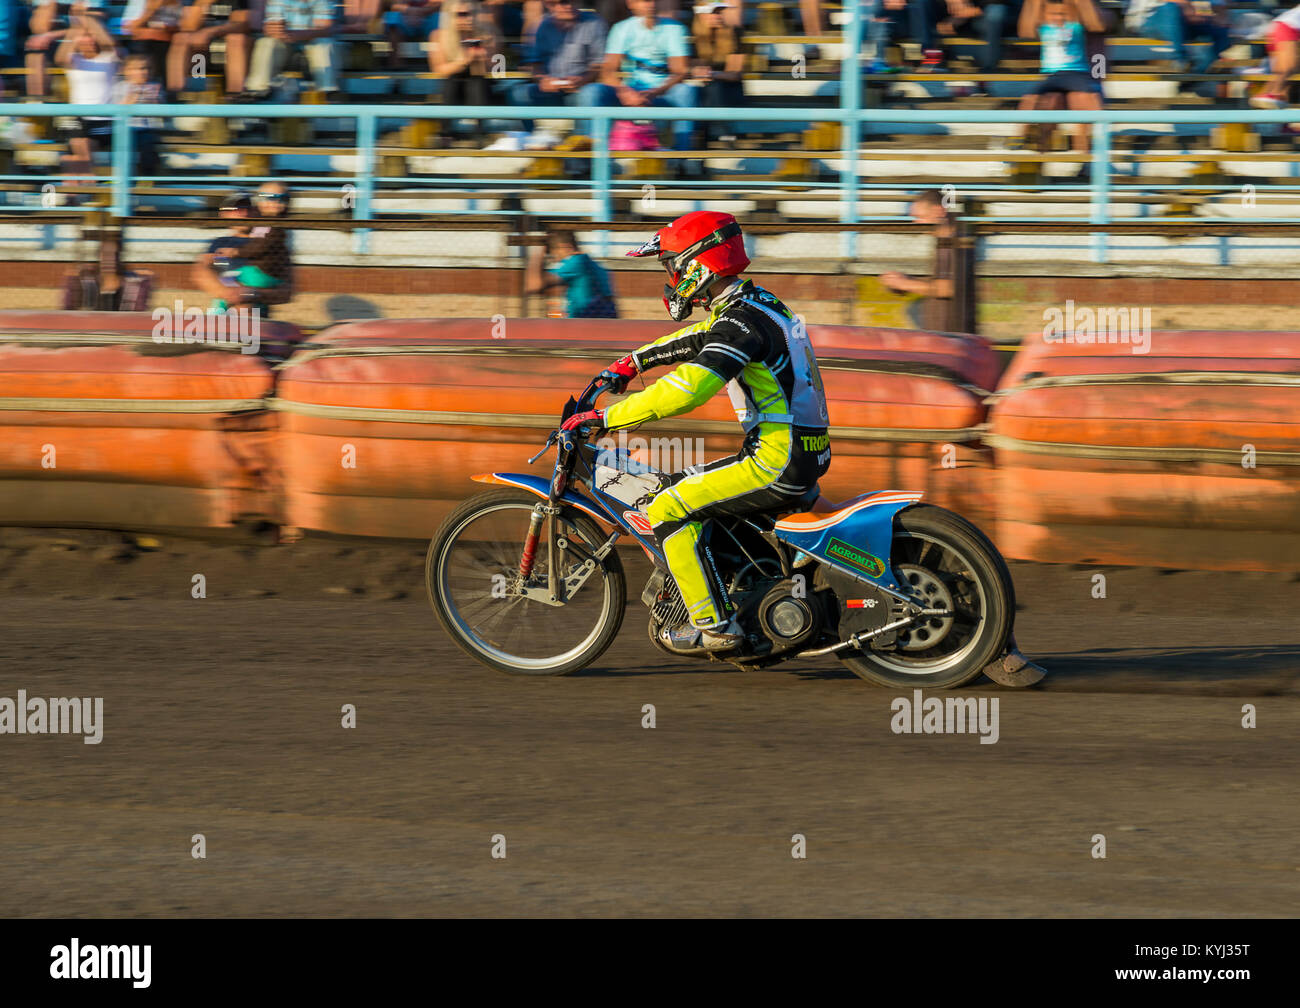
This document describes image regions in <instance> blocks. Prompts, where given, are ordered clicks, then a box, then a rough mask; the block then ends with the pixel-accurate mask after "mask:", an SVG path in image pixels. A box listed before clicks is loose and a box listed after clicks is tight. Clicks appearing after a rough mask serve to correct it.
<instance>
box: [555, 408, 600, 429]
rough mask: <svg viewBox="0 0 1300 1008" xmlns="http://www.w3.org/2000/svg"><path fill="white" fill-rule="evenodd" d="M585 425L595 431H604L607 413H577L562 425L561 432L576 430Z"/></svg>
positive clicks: (595, 411)
mask: <svg viewBox="0 0 1300 1008" xmlns="http://www.w3.org/2000/svg"><path fill="white" fill-rule="evenodd" d="M584 425H590V428H591V429H592V430H593V431H600V430H604V429H605V411H604V410H588V411H587V412H586V413H575V414H573V416H571V417H569V419H567V420H565V421H564V423H562V424H561V425H560V430H574V429H576V428H578V427H582V426H584Z"/></svg>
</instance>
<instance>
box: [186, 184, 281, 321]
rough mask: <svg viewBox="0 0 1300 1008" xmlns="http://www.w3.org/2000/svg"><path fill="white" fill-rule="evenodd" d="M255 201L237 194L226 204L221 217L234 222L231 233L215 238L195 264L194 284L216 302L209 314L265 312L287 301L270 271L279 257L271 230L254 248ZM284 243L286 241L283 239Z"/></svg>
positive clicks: (243, 193) (223, 206) (221, 211)
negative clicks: (243, 308) (241, 309)
mask: <svg viewBox="0 0 1300 1008" xmlns="http://www.w3.org/2000/svg"><path fill="white" fill-rule="evenodd" d="M252 212H253V199H252V197H251V196H249V195H248V193H246V192H236V193H232V194H231V195H230V196H227V197H226V199H225V200H224V201H222V204H221V209H220V211H219V213H220V215H221V217H222V218H223V219H225V220H229V221H230V233H229V234H226V235H222V236H221V237H219V238H214V239H213V240H212V241H211V242H210V243H209V244H208V247H207V250H206V251H205V252H203V253H202V254H201V255H200V256H199V258H198V259H197V260H196V261H195V263H194V269H193V272H192V273H191V276H192V278H193V280H194V284H195V286H196V287H198V288H199V290H201V291H202V292H203V293H204V294H207V295H208V296H209V297H211V298H212V304H211V306H210V307H209V311H226V310H227V309H229V308H232V307H237V306H239V305H253V306H256V307H258V308H260V309H262V311H263V312H265V310H266V309H267V308H268V307H269V306H270V305H271V304H278V303H281V302H282V301H284V300H287V297H286V294H287V293H288V292H287V290H286V289H285V286H284V285H283V284H282V283H281V281H280V280H279V279H277V277H276V276H275V275H273V274H272V272H271V270H270V269H269V268H268V267H273V266H274V263H275V260H276V259H277V258H279V259H280V261H283V257H282V256H280V255H279V249H278V248H277V247H276V246H277V244H278V243H277V242H273V241H268V240H267V239H268V238H270V237H271V235H270V232H272V231H280V232H281V234H282V236H283V229H281V228H267V234H265V235H260V236H259V237H258V242H259V244H257V245H253V242H254V238H253V222H252V221H251V220H250V219H249V218H250V215H251V214H252ZM281 240H283V237H281Z"/></svg>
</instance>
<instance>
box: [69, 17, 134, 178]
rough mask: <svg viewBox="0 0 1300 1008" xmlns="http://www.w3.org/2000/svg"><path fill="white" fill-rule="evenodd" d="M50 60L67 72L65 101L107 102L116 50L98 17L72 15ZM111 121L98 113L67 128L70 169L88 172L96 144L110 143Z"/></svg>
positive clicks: (115, 68) (111, 96)
mask: <svg viewBox="0 0 1300 1008" xmlns="http://www.w3.org/2000/svg"><path fill="white" fill-rule="evenodd" d="M54 61H55V62H56V63H58V64H59V66H62V67H65V68H66V72H67V75H68V102H69V104H72V105H109V104H112V101H113V81H114V80H115V79H116V77H117V66H118V60H117V50H116V49H115V48H114V46H113V40H112V38H110V37H109V34H108V30H107V29H106V28H105V27H104V26H103V24H101V23H100V20H99V18H96V17H91V16H89V15H82V16H81V17H74V18H73V19H72V27H70V28H69V29H68V33H67V34H66V35H65V36H64V37H63V41H62V42H61V43H60V44H59V50H58V52H57V53H55V56H54ZM112 135H113V121H112V120H111V119H107V118H104V117H102V116H86V117H82V118H78V119H75V120H74V121H73V125H72V126H71V128H69V129H68V130H67V139H68V148H69V156H68V158H67V167H68V168H69V169H70V170H72V171H89V170H90V168H91V166H92V164H93V162H94V157H95V147H96V144H99V143H111V141H112Z"/></svg>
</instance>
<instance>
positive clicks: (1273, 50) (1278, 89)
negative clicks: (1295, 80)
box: [1250, 7, 1300, 109]
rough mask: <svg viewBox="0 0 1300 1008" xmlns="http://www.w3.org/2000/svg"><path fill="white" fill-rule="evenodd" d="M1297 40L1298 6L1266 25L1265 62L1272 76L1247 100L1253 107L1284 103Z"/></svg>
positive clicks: (1299, 27) (1299, 31)
mask: <svg viewBox="0 0 1300 1008" xmlns="http://www.w3.org/2000/svg"><path fill="white" fill-rule="evenodd" d="M1297 42H1300V7H1292V8H1291V9H1290V10H1289V11H1286V12H1285V13H1282V14H1279V15H1278V16H1277V17H1276V18H1274V19H1273V22H1272V24H1271V25H1270V26H1269V36H1268V62H1269V71H1270V72H1271V73H1272V75H1273V76H1272V77H1270V78H1269V80H1268V81H1267V83H1265V85H1264V89H1263V90H1262V91H1261V92H1260V93H1259V94H1257V95H1255V96H1254V97H1253V98H1251V99H1250V103H1251V104H1252V105H1254V106H1255V107H1256V108H1266V109H1277V108H1284V107H1285V106H1286V104H1287V98H1288V95H1287V92H1288V90H1289V89H1290V87H1291V75H1292V74H1294V73H1295V72H1296V43H1297Z"/></svg>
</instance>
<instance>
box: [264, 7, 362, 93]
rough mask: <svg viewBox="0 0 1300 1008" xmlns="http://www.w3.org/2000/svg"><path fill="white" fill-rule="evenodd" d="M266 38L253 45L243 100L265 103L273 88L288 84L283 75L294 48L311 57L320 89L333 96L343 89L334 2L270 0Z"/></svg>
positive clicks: (265, 26)
mask: <svg viewBox="0 0 1300 1008" xmlns="http://www.w3.org/2000/svg"><path fill="white" fill-rule="evenodd" d="M264 20H265V24H264V28H263V30H264V31H265V33H266V34H265V35H263V36H262V37H261V38H259V39H258V40H257V42H256V44H255V45H254V46H253V66H252V69H251V70H249V72H248V90H247V91H246V92H244V93H243V94H242V95H240V96H239V99H240V100H242V101H265V100H266V99H267V98H269V97H270V95H271V89H272V88H275V89H276V90H279V89H280V87H281V86H282V85H283V83H284V78H283V77H282V76H281V74H282V73H283V72H284V66H285V64H286V63H287V62H288V60H289V53H290V51H291V49H292V48H295V47H299V46H301V47H302V49H303V51H304V52H305V53H306V54H307V65H308V66H309V67H311V74H312V78H313V79H314V80H315V82H316V87H317V88H319V89H320V90H321V91H324V92H325V93H326V94H327V95H329V96H331V97H333V96H336V95H337V94H338V90H339V79H338V78H339V67H338V53H337V50H336V48H335V46H334V38H333V36H334V35H335V34H336V33H337V26H336V25H335V23H334V4H333V3H332V2H331V0H267V4H266V15H265V18H264Z"/></svg>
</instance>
